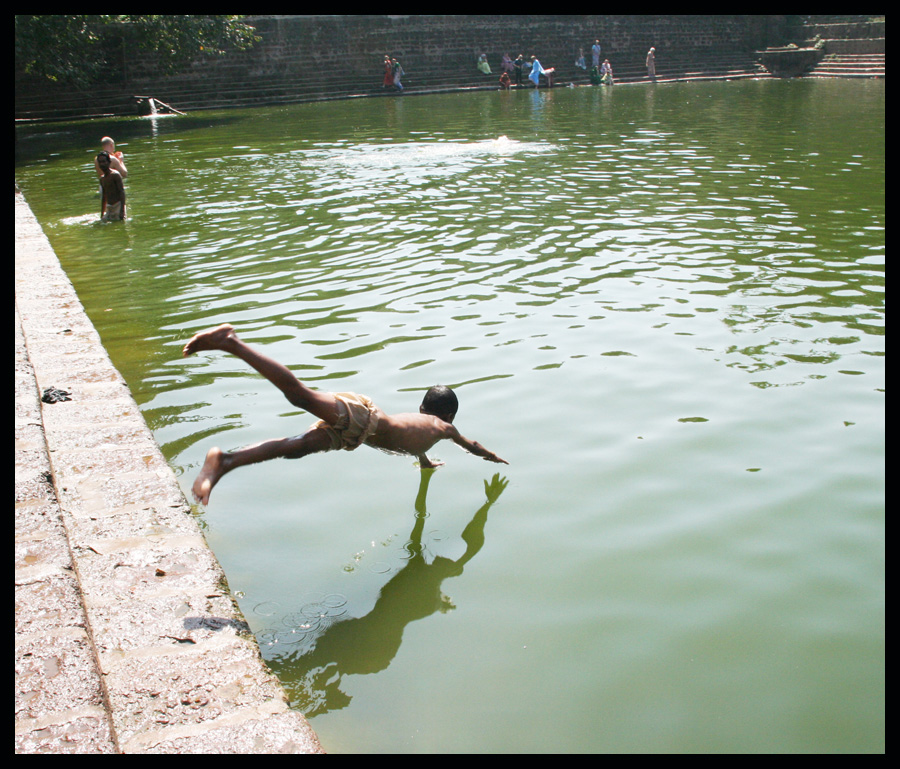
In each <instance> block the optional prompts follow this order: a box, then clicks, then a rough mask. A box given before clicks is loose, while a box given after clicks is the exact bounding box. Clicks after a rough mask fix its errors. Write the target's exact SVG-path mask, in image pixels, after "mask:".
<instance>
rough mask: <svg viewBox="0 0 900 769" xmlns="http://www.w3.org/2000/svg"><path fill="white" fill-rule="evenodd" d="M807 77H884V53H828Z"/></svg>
mask: <svg viewBox="0 0 900 769" xmlns="http://www.w3.org/2000/svg"><path fill="white" fill-rule="evenodd" d="M805 77H884V54H826V55H825V57H824V58H823V59H822V61H820V62H819V63H818V64H817V65H816V66H815V67H813V69H812V70H811V71H810V72H808V73H807V74H806V75H805Z"/></svg>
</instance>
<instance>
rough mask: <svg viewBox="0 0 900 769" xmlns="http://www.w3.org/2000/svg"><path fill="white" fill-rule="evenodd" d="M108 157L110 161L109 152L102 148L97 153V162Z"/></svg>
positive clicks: (107, 159) (107, 160)
mask: <svg viewBox="0 0 900 769" xmlns="http://www.w3.org/2000/svg"><path fill="white" fill-rule="evenodd" d="M104 156H105V157H106V162H107V163H109V153H108V152H107V151H106V150H101V151H100V152H98V153H97V162H98V163H99V162H100V158H102V157H104Z"/></svg>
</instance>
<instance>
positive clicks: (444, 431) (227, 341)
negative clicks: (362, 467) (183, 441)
mask: <svg viewBox="0 0 900 769" xmlns="http://www.w3.org/2000/svg"><path fill="white" fill-rule="evenodd" d="M201 350H222V351H223V352H230V353H231V354H232V355H236V356H237V357H238V358H240V359H241V360H242V361H244V362H245V363H247V364H249V365H250V366H252V367H253V368H254V369H256V370H257V371H258V372H259V373H260V374H262V375H263V376H264V377H265V378H266V379H268V380H269V381H270V382H271V383H272V384H274V385H275V386H276V387H277V388H278V389H279V390H281V392H282V393H283V394H284V396H285V397H286V398H287V399H288V401H289V402H290V403H291V404H292V405H294V406H296V407H297V408H301V409H305V410H306V411H309V412H310V413H311V414H313V415H314V416H317V417H318V418H319V421H318V422H316V423H315V424H314V425H312V427H310V428H309V430H307V432H305V433H304V434H303V435H300V436H297V437H294V438H276V439H273V440H268V441H263V442H262V443H257V444H255V445H253V446H247V447H246V448H243V449H239V450H237V451H234V452H226V451H222V450H221V449H219V448H212V449H210V450H209V452H208V453H207V455H206V461H205V462H204V463H203V468H202V469H201V470H200V474H199V475H198V476H197V479H196V480H195V481H194V485H193V489H192V490H193V493H194V497H195V498H196V499H197V501H198V502H202V503H203V504H207V503H208V502H209V495H210V492H211V491H212V489H213V487H214V486H215V485H216V484H217V483H218V482H219V480H220V479H221V478H222V476H223V475H225V474H226V473H228V472H230V471H231V470H234V469H235V468H236V467H241V466H243V465H249V464H254V463H256V462H264V461H266V460H269V459H276V458H278V457H285V458H287V459H300V458H301V457H305V456H307V455H308V454H313V453H316V452H320V451H334V450H336V449H344V450H346V451H353V450H354V449H356V448H358V447H359V446H360V445H361V444H363V443H365V444H367V445H369V446H373V447H375V448H377V449H383V450H385V451H393V452H400V453H403V454H411V455H413V456H415V457H418V459H419V465H420V467H423V468H428V467H438V466H439V465H442V464H443V462H436V461H432V460H430V459H429V458H428V457H427V456H426V455H425V452H426V451H428V450H429V449H431V447H432V446H434V444H436V443H437V442H438V441H442V440H452V441H453V442H454V443H456V444H457V445H458V446H461V447H462V448H463V449H465V450H466V451H468V452H470V453H472V454H474V455H475V456H478V457H482V458H483V459H486V460H488V461H489V462H499V463H501V464H504V465H506V464H509V463H508V462H507V461H506V460H504V459H501V458H500V457H498V456H497V455H496V454H494V452H492V451H488V450H487V449H486V448H484V446H482V445H481V444H480V443H477V442H476V441H471V440H469V439H468V438H465V437H463V436H462V435H461V434H460V432H459V430H457V429H456V428H455V427H454V426H453V419H454V417H455V416H456V411H457V409H458V401H457V398H456V394H455V393H454V392H453V390H451V389H450V388H449V387H444V386H443V385H437V386H435V387H432V388H431V389H430V390H428V392H427V393H425V397H424V398H423V400H422V405H421V406H419V413H418V414H385V413H384V412H383V411H382V410H381V409H380V408H378V407H377V406H376V405H375V404H374V403H373V402H372V401H371V400H370V399H369V398H368V397H366V396H365V395H357V394H356V393H329V392H320V391H318V390H312V389H310V388H309V387H307V386H306V385H304V384H303V383H302V382H301V381H300V380H299V379H297V378H296V377H295V376H294V375H293V374H292V373H291V371H290V369H288V368H287V367H286V366H283V365H282V364H281V363H278V362H277V361H275V360H272V359H271V358H269V357H267V356H265V355H263V354H262V353H260V352H258V351H257V350H255V349H253V348H252V347H250V345H248V344H246V343H245V342H243V341H242V340H241V339H239V338H238V336H237V334H235V332H234V328H233V327H232V326H230V325H228V324H227V323H225V324H223V325H221V326H218V327H217V328H213V329H210V330H208V331H202V332H200V333H199V334H196V335H195V336H194V337H193V338H192V339H191V340H190V341H189V342H188V343H187V344H186V345H185V346H184V349H183V351H182V352H183V354H184V355H185V356H188V355H192V354H193V353H195V352H200V351H201Z"/></svg>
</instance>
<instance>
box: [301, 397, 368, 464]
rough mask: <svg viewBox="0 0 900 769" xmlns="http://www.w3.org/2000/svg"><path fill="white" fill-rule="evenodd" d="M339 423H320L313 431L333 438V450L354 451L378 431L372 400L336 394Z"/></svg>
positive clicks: (314, 426)
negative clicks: (319, 431) (322, 431)
mask: <svg viewBox="0 0 900 769" xmlns="http://www.w3.org/2000/svg"><path fill="white" fill-rule="evenodd" d="M334 397H335V399H336V400H337V408H338V421H337V422H336V423H335V424H333V425H330V424H328V422H325V421H319V422H317V423H316V424H315V425H313V429H318V430H324V431H325V432H326V433H327V434H328V437H329V438H331V449H332V451H336V450H337V449H344V450H345V451H353V450H354V449H356V448H359V446H360V445H361V444H363V443H365V442H366V439H367V438H368V437H369V436H370V435H374V433H375V431H376V430H377V429H378V415H377V413H376V412H377V409H376V407H375V404H374V403H373V402H372V400H371V398H367V397H366V396H365V395H357V394H356V393H335V394H334Z"/></svg>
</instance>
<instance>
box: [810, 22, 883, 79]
mask: <svg viewBox="0 0 900 769" xmlns="http://www.w3.org/2000/svg"><path fill="white" fill-rule="evenodd" d="M884 28H885V21H884V17H883V16H881V17H872V16H849V15H844V16H809V17H807V19H806V20H805V22H804V24H803V25H802V27H801V28H800V29H799V30H798V31H797V32H795V33H794V42H795V43H796V45H797V46H799V47H813V46H815V45H817V44H818V45H819V46H821V47H822V49H823V50H824V56H823V57H822V60H821V61H820V62H819V63H818V64H817V65H816V66H815V67H813V68H812V69H811V70H810V71H809V72H807V73H806V74H805V75H804V77H850V78H854V77H855V78H877V77H882V78H883V77H884V54H885V48H884Z"/></svg>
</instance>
